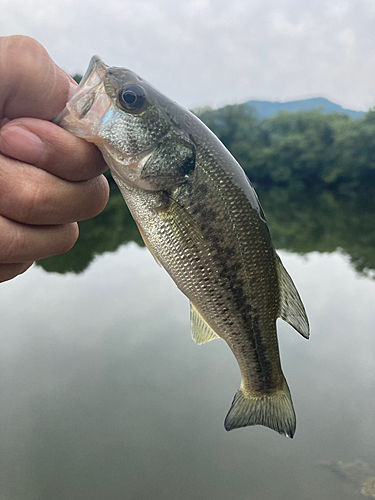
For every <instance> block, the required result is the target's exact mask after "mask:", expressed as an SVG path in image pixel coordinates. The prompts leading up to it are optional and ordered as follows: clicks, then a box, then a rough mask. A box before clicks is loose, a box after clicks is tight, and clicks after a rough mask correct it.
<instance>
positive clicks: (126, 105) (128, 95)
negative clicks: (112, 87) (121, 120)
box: [118, 83, 146, 112]
mask: <svg viewBox="0 0 375 500" xmlns="http://www.w3.org/2000/svg"><path fill="white" fill-rule="evenodd" d="M118 100H119V104H120V106H121V107H122V108H123V109H124V110H125V111H130V112H131V111H133V112H137V111H141V110H142V109H143V106H144V105H145V103H146V95H145V91H144V90H143V88H142V87H140V86H139V85H135V84H132V83H129V84H127V85H124V86H123V87H122V89H121V90H120V92H119V94H118Z"/></svg>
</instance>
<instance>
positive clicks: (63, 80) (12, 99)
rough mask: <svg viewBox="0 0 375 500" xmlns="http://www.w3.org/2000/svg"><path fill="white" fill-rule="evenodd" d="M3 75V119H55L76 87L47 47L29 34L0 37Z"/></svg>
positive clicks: (0, 91) (0, 104)
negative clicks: (72, 88)
mask: <svg viewBox="0 0 375 500" xmlns="http://www.w3.org/2000/svg"><path fill="white" fill-rule="evenodd" d="M0 75H1V78H0V120H2V119H4V118H8V119H9V120H12V119H14V118H19V117H32V118H41V119H43V120H52V119H53V118H55V117H56V116H57V115H58V114H59V113H60V111H62V109H63V108H64V106H65V104H66V102H67V101H68V97H69V93H70V90H71V86H74V83H73V81H72V80H71V79H70V77H69V75H68V74H67V73H65V71H63V70H62V69H61V68H60V67H59V66H57V65H56V64H55V63H54V62H53V61H52V59H51V58H50V56H49V54H48V53H47V51H46V50H45V48H44V47H43V46H42V45H41V44H40V43H39V42H37V41H36V40H34V39H33V38H29V37H26V36H18V35H17V36H6V37H0Z"/></svg>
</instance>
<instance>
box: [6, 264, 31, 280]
mask: <svg viewBox="0 0 375 500" xmlns="http://www.w3.org/2000/svg"><path fill="white" fill-rule="evenodd" d="M33 263H34V262H22V263H21V264H0V283H2V282H3V281H8V280H11V279H13V278H15V277H16V276H18V275H19V274H22V273H24V272H25V271H27V270H28V269H29V267H31V266H32V265H33Z"/></svg>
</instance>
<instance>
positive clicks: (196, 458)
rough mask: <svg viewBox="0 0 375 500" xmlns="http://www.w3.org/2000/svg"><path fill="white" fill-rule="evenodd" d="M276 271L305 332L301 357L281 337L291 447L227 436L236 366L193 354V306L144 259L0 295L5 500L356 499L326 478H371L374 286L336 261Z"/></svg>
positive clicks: (287, 334) (263, 438)
mask: <svg viewBox="0 0 375 500" xmlns="http://www.w3.org/2000/svg"><path fill="white" fill-rule="evenodd" d="M281 256H282V259H283V261H284V262H285V265H286V267H287V269H288V270H289V271H290V272H291V274H292V275H293V277H294V279H295V281H296V284H297V286H298V289H299V291H300V292H301V295H302V296H303V299H304V302H305V304H306V307H307V309H308V311H309V317H310V320H311V325H312V337H311V339H310V341H309V342H306V340H304V339H303V338H301V337H300V335H298V334H297V333H296V332H294V330H293V329H292V328H291V327H289V326H288V325H287V324H285V323H283V322H281V321H280V322H279V338H280V344H281V346H280V348H281V356H282V361H283V367H284V371H285V374H286V377H287V379H288V382H289V385H290V387H291V391H292V394H293V400H294V402H295V407H296V412H297V418H298V424H297V433H296V436H295V438H294V439H293V440H288V439H286V438H283V437H282V436H278V435H277V434H276V433H275V432H272V431H271V430H269V429H267V428H263V427H254V428H246V429H239V430H237V431H232V432H230V433H226V432H225V430H224V428H223V420H224V417H225V415H226V412H227V410H228V408H229V405H230V402H231V400H232V397H233V393H234V391H235V390H236V389H237V387H238V384H239V379H240V377H239V372H238V368H237V365H236V362H235V360H234V358H233V357H232V355H231V353H230V351H229V349H228V348H227V347H226V345H225V343H224V342H222V341H219V340H217V341H213V342H210V343H209V344H207V345H203V346H197V345H195V344H194V343H193V341H192V340H191V338H190V331H189V330H190V329H189V312H188V303H187V300H186V299H185V298H184V297H183V296H182V294H181V293H180V292H179V291H178V290H177V289H176V287H175V285H174V284H173V282H172V281H171V279H170V278H169V277H168V276H167V274H166V273H165V272H164V271H163V270H162V269H160V268H159V267H158V266H157V265H156V263H155V262H154V261H153V259H152V257H151V256H150V255H149V253H148V252H147V251H146V249H141V248H139V247H137V246H136V245H135V244H130V245H127V246H123V247H121V248H120V249H119V250H118V251H117V252H115V253H112V254H105V255H102V256H99V257H98V258H97V259H95V261H94V262H93V264H92V265H91V266H90V268H89V269H88V270H87V271H86V272H84V273H81V274H79V275H77V276H76V275H73V274H67V275H58V274H54V273H46V272H45V271H44V270H43V269H41V268H40V267H34V268H33V269H31V270H30V271H29V272H28V273H26V274H25V275H23V276H20V277H18V278H16V279H15V280H13V281H11V282H8V283H5V284H3V286H2V287H0V313H1V318H2V329H1V332H0V341H1V345H2V356H1V364H0V366H1V380H2V385H1V404H0V427H1V439H0V446H1V450H0V456H1V463H0V471H1V475H0V491H1V495H2V496H1V497H0V498H2V500H3V499H4V500H51V499H54V500H66V499H69V500H78V499H82V498H85V499H86V498H89V499H90V500H103V498H108V499H110V498H116V499H117V498H121V499H122V498H124V499H126V500H143V499H146V498H147V499H149V498H152V499H154V500H159V499H160V500H169V499H171V500H172V499H176V498H177V499H180V498H181V499H185V498H186V499H196V498H205V499H207V500H228V498H231V499H234V500H240V499H241V500H247V499H252V500H265V499H267V500H268V499H270V498H277V499H280V500H300V499H301V498H303V499H304V500H316V499H317V498H319V499H327V500H328V499H330V500H339V499H340V500H349V499H351V498H353V488H352V485H351V484H349V485H347V484H346V483H345V482H344V481H342V480H341V479H340V478H339V477H337V476H335V475H334V474H332V472H331V470H329V469H327V468H323V467H322V466H321V462H322V460H327V461H331V462H333V463H338V462H339V461H342V462H344V463H349V462H353V461H355V460H356V459H361V460H363V461H364V462H366V463H369V464H371V463H375V457H374V450H375V435H374V433H373V428H374V415H375V397H374V396H375V390H374V373H375V361H374V352H375V337H374V334H373V325H374V322H375V311H374V308H373V304H374V301H375V282H374V281H372V280H368V279H366V278H365V277H361V276H359V275H358V274H357V273H356V272H355V271H354V270H353V269H352V268H351V267H350V265H349V263H348V260H347V259H346V258H345V257H343V256H342V255H340V254H331V255H327V254H319V253H313V254H309V255H308V256H307V257H301V256H298V255H293V254H290V253H286V252H281Z"/></svg>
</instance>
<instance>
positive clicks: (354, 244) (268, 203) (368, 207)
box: [38, 181, 375, 275]
mask: <svg viewBox="0 0 375 500" xmlns="http://www.w3.org/2000/svg"><path fill="white" fill-rule="evenodd" d="M257 191H258V195H259V198H260V200H261V203H262V206H263V209H264V211H265V213H266V216H267V220H268V225H269V227H270V231H271V235H272V240H273V242H274V245H275V247H276V248H277V249H285V250H290V251H292V252H296V253H299V254H307V253H311V252H316V251H317V252H334V251H336V250H337V249H340V250H341V251H342V252H344V253H345V254H347V255H348V256H349V258H350V261H351V263H352V265H353V266H354V268H355V269H356V270H357V271H358V272H360V273H365V274H367V275H372V274H373V272H374V270H375V193H374V192H373V191H372V190H370V191H366V189H365V188H363V189H362V192H349V193H338V192H334V191H328V190H327V191H323V192H321V191H319V192H315V191H314V189H313V187H312V188H311V189H309V190H308V192H306V191H305V190H302V189H295V190H291V189H286V188H281V187H274V188H269V189H265V188H262V187H260V186H258V187H257ZM130 241H134V242H136V243H137V244H138V245H140V246H143V242H142V240H141V237H140V235H139V232H138V230H137V227H136V225H135V223H134V221H133V219H132V217H131V215H130V213H129V211H128V209H127V207H126V205H125V203H124V201H123V199H122V197H121V195H120V193H119V191H118V189H117V187H116V186H115V185H114V183H113V181H112V182H111V198H110V201H109V203H108V206H107V208H106V209H105V211H104V212H103V213H102V214H101V215H99V216H98V217H96V218H94V219H91V220H89V221H84V222H82V223H80V238H79V240H78V243H77V244H76V245H75V246H74V247H73V249H72V250H71V251H70V252H69V253H67V254H64V255H61V256H57V257H51V258H49V259H45V260H43V261H40V262H39V263H38V264H39V265H40V266H42V267H43V268H44V269H45V270H46V271H53V272H59V273H65V272H69V271H73V272H76V273H78V272H82V271H83V270H84V269H86V268H87V266H88V265H89V264H90V262H91V261H92V260H93V258H94V257H95V256H96V255H100V254H102V253H105V252H113V251H115V250H116V249H117V248H118V247H119V246H120V245H122V244H125V243H128V242H130Z"/></svg>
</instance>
